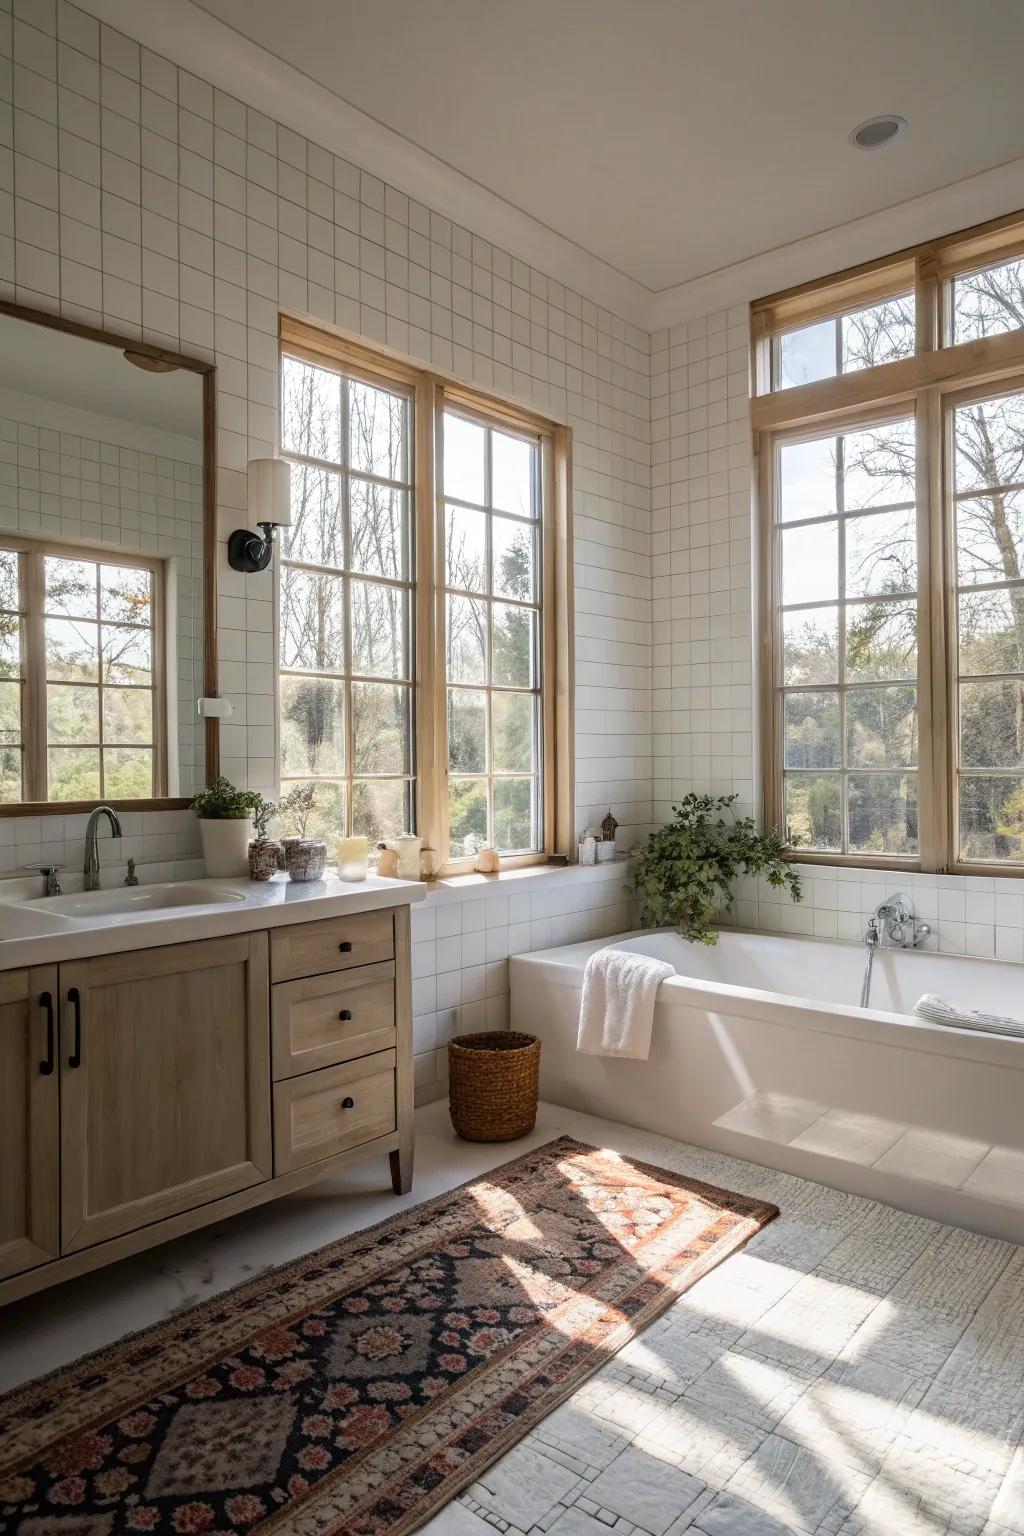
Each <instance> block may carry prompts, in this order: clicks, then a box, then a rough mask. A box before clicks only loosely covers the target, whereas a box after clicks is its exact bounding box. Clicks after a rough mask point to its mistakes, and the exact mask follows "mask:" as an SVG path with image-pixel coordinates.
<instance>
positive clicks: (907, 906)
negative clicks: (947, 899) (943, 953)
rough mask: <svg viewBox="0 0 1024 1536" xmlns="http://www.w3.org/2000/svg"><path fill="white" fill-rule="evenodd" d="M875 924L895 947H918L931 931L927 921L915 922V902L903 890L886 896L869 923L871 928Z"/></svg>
mask: <svg viewBox="0 0 1024 1536" xmlns="http://www.w3.org/2000/svg"><path fill="white" fill-rule="evenodd" d="M873 924H877V927H879V928H880V929H881V932H882V937H883V938H884V939H886V940H887V941H888V942H889V944H891V945H892V946H893V947H894V948H895V949H916V948H917V946H918V945H919V944H923V943H924V941H925V939H926V938H927V937H928V935H929V934H930V933H931V929H930V928H929V926H928V924H927V923H918V922H915V920H914V903H913V902H912V901H911V899H910V897H909V896H907V895H906V894H905V892H903V891H897V892H896V894H895V896H887V897H886V898H885V900H884V901H883V902H882V905H881V906H880V907H878V908H877V910H876V912H875V916H874V917H873V918H872V919H871V922H870V923H869V924H868V929H869V930H870V929H871V927H872V925H873ZM876 942H877V940H876ZM869 943H870V939H869Z"/></svg>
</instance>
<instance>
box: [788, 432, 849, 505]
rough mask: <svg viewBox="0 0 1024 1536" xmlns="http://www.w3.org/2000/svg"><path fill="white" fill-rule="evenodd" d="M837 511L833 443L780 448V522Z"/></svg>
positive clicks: (827, 439)
mask: <svg viewBox="0 0 1024 1536" xmlns="http://www.w3.org/2000/svg"><path fill="white" fill-rule="evenodd" d="M836 510H837V508H836V440H835V438H834V437H831V436H830V437H816V438H814V439H813V441H812V442H809V443H782V444H780V446H779V521H780V522H782V523H793V522H796V521H798V520H799V519H801V518H805V517H830V516H831V515H832V514H833V513H834V512H835V511H836Z"/></svg>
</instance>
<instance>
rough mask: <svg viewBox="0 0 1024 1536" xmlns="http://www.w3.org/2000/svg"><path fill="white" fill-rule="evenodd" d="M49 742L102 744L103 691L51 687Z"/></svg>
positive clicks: (48, 716)
mask: <svg viewBox="0 0 1024 1536" xmlns="http://www.w3.org/2000/svg"><path fill="white" fill-rule="evenodd" d="M5 686H10V685H9V684H5ZM142 697H143V698H146V699H148V698H149V694H148V693H145V694H143V695H142ZM46 739H47V740H48V741H78V742H86V741H99V739H100V691H99V689H98V688H70V687H63V688H62V687H61V686H60V685H59V684H55V683H51V684H50V685H49V687H48V688H47V690H46Z"/></svg>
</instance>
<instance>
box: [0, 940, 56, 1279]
mask: <svg viewBox="0 0 1024 1536" xmlns="http://www.w3.org/2000/svg"><path fill="white" fill-rule="evenodd" d="M56 1062H57V967H56V966H55V965H50V966H40V967H38V968H37V969H34V970H25V971H2V972H0V1280H4V1279H6V1277H7V1276H8V1275H15V1274H19V1273H20V1272H21V1271H22V1270H26V1269H33V1268H35V1267H36V1266H37V1265H39V1264H45V1263H46V1262H47V1260H48V1259H55V1258H56V1257H57V1255H58V1253H59V1252H60V1238H59V1227H58V1212H57V1158H58V1128H57V1126H58V1121H57V1114H58V1084H57V1070H56Z"/></svg>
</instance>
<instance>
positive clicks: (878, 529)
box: [845, 507, 917, 597]
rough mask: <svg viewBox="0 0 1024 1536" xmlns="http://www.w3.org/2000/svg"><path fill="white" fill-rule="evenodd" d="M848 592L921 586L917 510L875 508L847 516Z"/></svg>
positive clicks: (861, 594)
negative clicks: (918, 559)
mask: <svg viewBox="0 0 1024 1536" xmlns="http://www.w3.org/2000/svg"><path fill="white" fill-rule="evenodd" d="M845 528H846V595H847V597H874V596H884V595H885V594H887V593H895V592H913V591H915V590H916V588H917V514H916V513H915V511H914V508H913V507H908V508H906V510H903V511H899V512H872V513H870V514H869V515H868V516H866V517H864V516H862V517H849V518H847V519H846V524H845Z"/></svg>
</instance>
